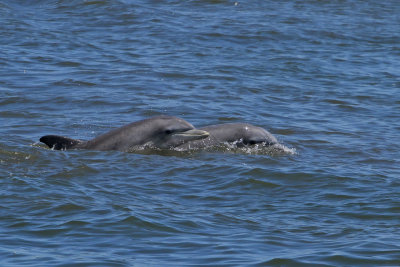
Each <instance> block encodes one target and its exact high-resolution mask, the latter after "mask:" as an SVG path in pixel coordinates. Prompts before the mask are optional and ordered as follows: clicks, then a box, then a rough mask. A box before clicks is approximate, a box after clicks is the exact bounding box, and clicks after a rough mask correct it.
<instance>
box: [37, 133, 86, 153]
mask: <svg viewBox="0 0 400 267" xmlns="http://www.w3.org/2000/svg"><path fill="white" fill-rule="evenodd" d="M40 142H42V143H45V144H46V145H47V146H48V147H49V148H51V149H55V150H66V149H71V148H75V147H77V146H78V145H81V144H83V143H84V142H83V141H81V140H77V139H72V138H68V137H64V136H58V135H45V136H42V137H41V138H40Z"/></svg>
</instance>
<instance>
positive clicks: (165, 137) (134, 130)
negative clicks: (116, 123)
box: [40, 116, 209, 152]
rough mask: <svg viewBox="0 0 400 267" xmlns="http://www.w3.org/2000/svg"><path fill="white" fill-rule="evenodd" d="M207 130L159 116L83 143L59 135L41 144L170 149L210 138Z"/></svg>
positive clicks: (78, 147)
mask: <svg viewBox="0 0 400 267" xmlns="http://www.w3.org/2000/svg"><path fill="white" fill-rule="evenodd" d="M208 135H209V134H208V133H207V132H206V131H204V130H197V129H195V128H194V127H193V125H192V124H190V123H189V122H187V121H185V120H183V119H181V118H177V117H172V116H157V117H152V118H149V119H145V120H141V121H137V122H133V123H130V124H128V125H125V126H123V127H120V128H117V129H114V130H112V131H110V132H107V133H105V134H102V135H100V136H98V137H96V138H94V139H92V140H89V141H83V140H77V139H71V138H68V137H63V136H57V135H45V136H43V137H42V138H40V142H42V143H45V144H46V145H47V146H48V147H50V148H52V149H56V150H61V149H62V150H66V149H92V150H119V151H125V152H129V151H134V150H135V149H137V148H139V147H143V146H146V147H147V146H148V147H151V148H160V149H168V148H174V147H177V146H179V145H182V144H184V143H185V142H188V141H193V140H198V139H203V138H206V137H208Z"/></svg>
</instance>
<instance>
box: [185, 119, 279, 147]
mask: <svg viewBox="0 0 400 267" xmlns="http://www.w3.org/2000/svg"><path fill="white" fill-rule="evenodd" d="M198 129H199V130H203V131H206V132H208V133H209V134H210V135H209V136H208V137H207V138H204V139H202V140H194V141H190V142H187V143H184V144H182V145H180V146H179V147H178V149H183V150H188V149H203V148H208V147H216V146H221V145H223V144H224V143H233V142H235V144H236V145H237V146H243V145H256V144H262V145H263V146H274V145H278V144H279V143H278V140H277V139H276V138H275V136H273V135H272V134H271V133H270V132H268V131H267V130H265V129H263V128H261V127H257V126H254V125H252V124H248V123H224V124H216V125H209V126H204V127H201V128H198Z"/></svg>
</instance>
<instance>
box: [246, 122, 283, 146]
mask: <svg viewBox="0 0 400 267" xmlns="http://www.w3.org/2000/svg"><path fill="white" fill-rule="evenodd" d="M241 128H242V129H241V131H240V132H241V136H242V138H241V139H242V142H243V144H244V145H256V144H262V145H264V146H272V145H275V144H278V140H277V139H276V138H275V136H273V135H272V134H271V133H270V132H268V131H267V130H265V129H263V128H261V127H257V126H254V125H251V124H241Z"/></svg>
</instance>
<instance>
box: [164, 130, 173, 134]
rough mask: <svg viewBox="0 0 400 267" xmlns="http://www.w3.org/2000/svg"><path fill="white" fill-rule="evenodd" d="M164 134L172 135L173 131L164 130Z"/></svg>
mask: <svg viewBox="0 0 400 267" xmlns="http://www.w3.org/2000/svg"><path fill="white" fill-rule="evenodd" d="M164 133H165V134H172V133H173V131H172V130H170V129H167V130H165V131H164Z"/></svg>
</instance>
